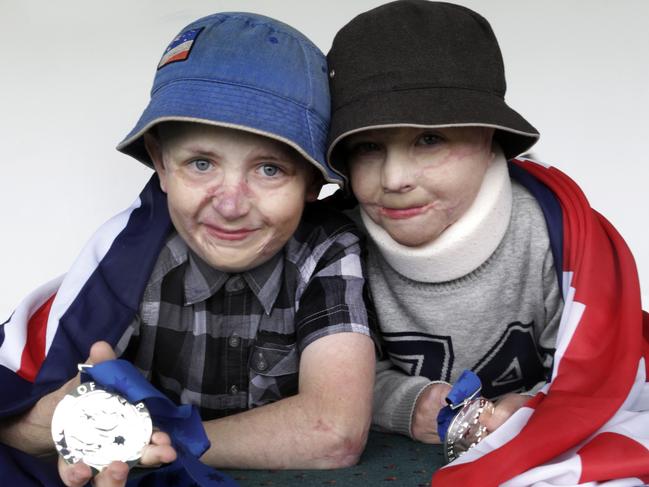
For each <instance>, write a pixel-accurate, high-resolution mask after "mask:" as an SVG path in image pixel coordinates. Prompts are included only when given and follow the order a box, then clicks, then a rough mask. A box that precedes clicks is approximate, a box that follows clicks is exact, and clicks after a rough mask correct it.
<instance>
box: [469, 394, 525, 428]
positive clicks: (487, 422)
mask: <svg viewBox="0 0 649 487" xmlns="http://www.w3.org/2000/svg"><path fill="white" fill-rule="evenodd" d="M528 400H529V396H524V395H521V394H507V395H505V396H503V398H502V399H501V400H500V401H498V403H497V404H496V406H495V408H494V410H493V412H489V411H487V410H485V411H484V412H483V413H482V414H481V415H480V423H481V424H482V425H484V426H485V427H486V428H487V430H488V431H489V432H492V431H494V430H496V429H498V428H499V427H500V426H501V425H502V424H503V423H504V422H505V421H507V420H508V419H509V418H510V417H511V415H512V414H514V413H515V412H516V411H518V410H519V409H520V408H521V407H523V405H524V404H525V403H526V402H527V401H528Z"/></svg>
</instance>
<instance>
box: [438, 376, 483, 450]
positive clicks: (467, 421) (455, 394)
mask: <svg viewBox="0 0 649 487" xmlns="http://www.w3.org/2000/svg"><path fill="white" fill-rule="evenodd" d="M481 389H482V384H481V383H480V379H479V377H478V376H477V375H476V374H474V373H473V372H471V371H470V370H465V371H464V372H462V375H460V378H459V379H458V380H457V382H456V383H455V384H454V385H453V388H452V389H451V391H450V392H449V393H448V396H447V397H446V402H447V404H448V406H446V407H444V408H443V409H442V410H440V412H439V415H438V416H437V424H438V427H437V431H438V433H439V437H440V439H441V440H442V441H443V443H444V457H445V458H446V461H447V462H452V461H453V460H455V459H456V458H458V457H459V456H460V455H462V453H464V452H465V451H467V450H468V449H469V448H471V447H472V446H474V445H477V444H478V443H479V442H480V441H482V440H483V439H484V438H485V437H486V436H487V435H488V434H489V431H488V430H487V427H486V426H485V425H483V424H482V423H481V422H480V416H482V415H483V414H484V415H485V416H487V415H489V414H492V413H493V412H494V405H493V404H492V403H491V402H490V401H488V400H487V399H485V398H483V397H480V396H479V394H480V390H481Z"/></svg>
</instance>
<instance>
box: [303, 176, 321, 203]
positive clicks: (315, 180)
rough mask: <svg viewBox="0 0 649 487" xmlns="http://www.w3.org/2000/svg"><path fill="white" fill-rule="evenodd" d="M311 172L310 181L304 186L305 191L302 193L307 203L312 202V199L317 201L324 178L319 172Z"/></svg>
mask: <svg viewBox="0 0 649 487" xmlns="http://www.w3.org/2000/svg"><path fill="white" fill-rule="evenodd" d="M312 174H313V176H312V177H311V181H310V182H309V184H308V185H307V187H306V193H305V195H304V201H306V202H307V203H313V202H314V201H317V199H318V195H319V194H320V190H321V189H322V185H323V184H324V179H323V178H322V175H321V174H320V173H319V172H316V171H315V170H314V171H313V173H312Z"/></svg>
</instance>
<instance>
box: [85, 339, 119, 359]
mask: <svg viewBox="0 0 649 487" xmlns="http://www.w3.org/2000/svg"><path fill="white" fill-rule="evenodd" d="M116 358H117V356H116V355H115V352H114V351H113V348H112V347H111V346H110V345H109V344H108V343H107V342H103V341H101V342H95V343H94V344H93V345H92V347H90V356H89V357H88V363H90V364H98V363H101V362H105V361H106V360H113V359H116Z"/></svg>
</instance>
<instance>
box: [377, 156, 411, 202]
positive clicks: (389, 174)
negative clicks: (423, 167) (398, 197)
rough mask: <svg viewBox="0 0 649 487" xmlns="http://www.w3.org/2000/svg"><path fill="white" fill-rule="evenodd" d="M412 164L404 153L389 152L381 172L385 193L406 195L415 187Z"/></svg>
mask: <svg viewBox="0 0 649 487" xmlns="http://www.w3.org/2000/svg"><path fill="white" fill-rule="evenodd" d="M412 169H413V168H412V164H410V161H409V160H408V157H407V155H406V154H404V153H403V152H402V151H387V153H386V155H385V160H384V161H383V168H382V171H381V185H382V186H383V191H385V192H389V193H405V192H407V191H410V190H411V189H413V188H414V187H415V176H414V171H413V170H412Z"/></svg>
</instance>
